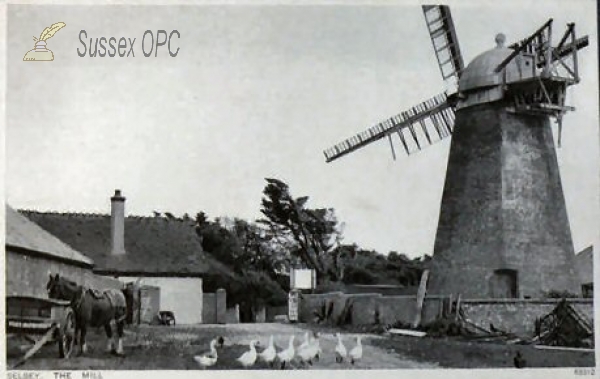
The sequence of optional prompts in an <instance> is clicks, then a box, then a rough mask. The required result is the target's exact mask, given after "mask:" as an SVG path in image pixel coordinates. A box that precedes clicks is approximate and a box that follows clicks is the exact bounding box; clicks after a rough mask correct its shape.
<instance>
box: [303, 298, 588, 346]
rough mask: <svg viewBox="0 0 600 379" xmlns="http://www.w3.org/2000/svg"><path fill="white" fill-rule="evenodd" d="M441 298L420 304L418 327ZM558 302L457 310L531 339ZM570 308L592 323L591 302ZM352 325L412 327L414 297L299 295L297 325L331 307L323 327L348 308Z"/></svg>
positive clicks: (466, 303)
mask: <svg viewBox="0 0 600 379" xmlns="http://www.w3.org/2000/svg"><path fill="white" fill-rule="evenodd" d="M443 299H444V298H443V297H441V296H428V297H426V298H425V300H424V303H423V309H422V313H421V316H422V318H421V320H422V321H421V322H422V324H427V323H429V322H431V321H433V320H435V319H436V318H437V317H438V315H439V314H440V308H441V305H442V301H443ZM559 301H560V300H559V299H492V300H490V299H481V300H480V299H465V300H461V308H462V309H463V311H464V313H465V315H466V317H467V318H468V319H469V320H470V321H472V322H474V323H475V324H477V325H479V326H481V327H484V328H486V329H488V328H489V326H490V323H492V324H493V325H494V327H496V328H498V329H500V330H505V331H508V332H512V333H515V334H517V335H520V336H531V335H532V334H533V332H534V321H535V319H536V318H538V317H542V316H545V315H546V314H548V313H550V312H551V311H552V310H553V309H554V307H556V305H557V304H558V302H559ZM569 302H570V304H571V305H572V306H573V307H574V308H576V309H577V310H578V311H579V312H580V313H581V314H582V315H584V316H585V317H587V318H588V319H589V320H590V321H592V322H593V315H594V309H593V302H592V300H591V299H571V300H569ZM350 304H351V305H352V306H351V308H350V311H349V313H350V319H349V322H350V323H351V324H352V325H371V324H383V325H391V324H394V323H397V322H400V323H403V324H412V323H413V321H414V320H415V317H416V312H417V307H416V296H382V295H381V294H343V293H341V292H331V293H326V294H318V295H303V296H302V298H301V302H300V321H301V322H306V323H314V322H316V318H315V313H320V312H322V310H321V309H322V308H323V307H325V309H327V308H329V307H331V308H332V309H331V314H330V317H329V318H328V319H327V320H326V321H325V322H326V323H332V324H337V323H338V322H339V321H340V316H342V312H343V310H344V308H347V307H348V306H349V305H350Z"/></svg>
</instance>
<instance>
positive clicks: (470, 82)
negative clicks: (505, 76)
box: [458, 33, 518, 91]
mask: <svg viewBox="0 0 600 379" xmlns="http://www.w3.org/2000/svg"><path fill="white" fill-rule="evenodd" d="M505 40H506V37H505V36H504V34H502V33H500V34H498V35H496V47H495V48H494V49H491V50H488V51H486V52H484V53H482V54H479V55H478V56H477V57H476V58H475V59H473V60H472V61H471V63H469V65H468V66H467V68H465V69H464V70H463V72H462V75H461V77H460V80H459V82H458V90H459V91H469V90H473V89H475V88H479V87H489V86H497V85H500V84H502V72H499V73H495V72H494V70H495V69H496V67H498V65H499V64H500V63H502V61H503V60H504V59H506V57H508V56H509V55H510V54H511V53H512V52H513V50H511V49H508V48H506V47H504V42H505ZM505 69H506V70H518V68H517V65H516V63H515V62H514V60H513V61H511V62H510V63H509V64H508V65H507V66H506V68H505Z"/></svg>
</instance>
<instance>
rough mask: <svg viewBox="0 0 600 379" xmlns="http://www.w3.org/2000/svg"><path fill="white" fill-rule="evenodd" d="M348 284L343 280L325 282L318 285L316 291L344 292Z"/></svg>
mask: <svg viewBox="0 0 600 379" xmlns="http://www.w3.org/2000/svg"><path fill="white" fill-rule="evenodd" d="M345 290H346V286H345V285H344V283H342V282H323V283H320V284H318V285H317V288H315V291H314V293H317V294H319V293H329V292H344V291H345Z"/></svg>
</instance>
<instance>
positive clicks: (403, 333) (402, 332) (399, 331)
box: [388, 329, 427, 337]
mask: <svg viewBox="0 0 600 379" xmlns="http://www.w3.org/2000/svg"><path fill="white" fill-rule="evenodd" d="M388 333H390V334H396V335H400V336H410V337H425V336H426V335H427V333H425V332H420V331H417V330H410V329H390V330H388Z"/></svg>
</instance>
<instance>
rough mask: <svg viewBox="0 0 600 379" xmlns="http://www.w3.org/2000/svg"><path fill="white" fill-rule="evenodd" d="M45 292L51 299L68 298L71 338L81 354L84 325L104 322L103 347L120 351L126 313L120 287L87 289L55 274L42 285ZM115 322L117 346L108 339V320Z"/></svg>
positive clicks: (119, 352)
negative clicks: (72, 324) (72, 322)
mask: <svg viewBox="0 0 600 379" xmlns="http://www.w3.org/2000/svg"><path fill="white" fill-rule="evenodd" d="M46 290H47V291H48V296H49V297H50V298H53V299H61V300H68V301H70V302H71V307H72V308H73V312H74V313H75V340H76V341H77V336H79V341H78V342H79V349H80V350H79V354H85V353H86V351H87V346H86V343H85V335H86V333H87V327H88V326H91V327H100V326H104V330H105V331H106V336H107V338H108V345H107V351H109V352H111V353H113V354H116V355H123V341H122V338H123V327H124V324H125V317H126V315H127V309H126V302H125V295H124V294H123V292H122V291H119V290H114V289H109V290H105V291H103V292H98V291H95V290H92V289H87V288H85V287H83V286H80V285H78V284H77V283H75V282H73V281H70V280H67V279H65V278H61V277H59V275H58V274H56V275H55V276H52V275H50V280H49V281H48V284H47V286H46ZM113 320H114V321H115V322H116V324H117V334H118V337H119V338H118V341H117V348H116V350H115V344H114V341H113V339H112V336H113V333H112V327H111V322H112V321H113Z"/></svg>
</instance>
